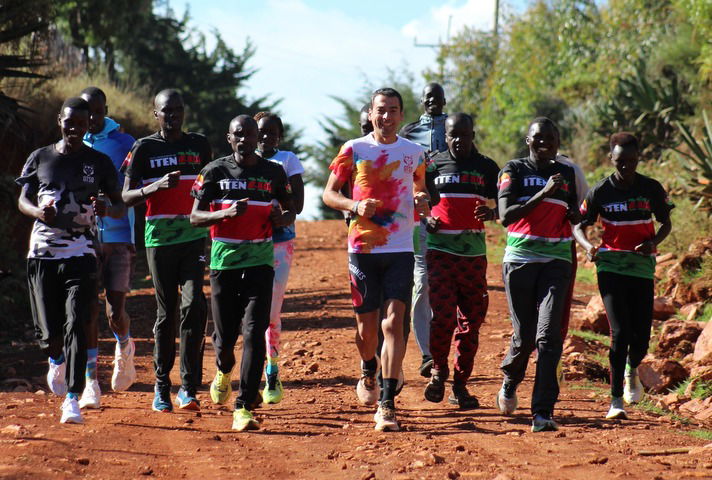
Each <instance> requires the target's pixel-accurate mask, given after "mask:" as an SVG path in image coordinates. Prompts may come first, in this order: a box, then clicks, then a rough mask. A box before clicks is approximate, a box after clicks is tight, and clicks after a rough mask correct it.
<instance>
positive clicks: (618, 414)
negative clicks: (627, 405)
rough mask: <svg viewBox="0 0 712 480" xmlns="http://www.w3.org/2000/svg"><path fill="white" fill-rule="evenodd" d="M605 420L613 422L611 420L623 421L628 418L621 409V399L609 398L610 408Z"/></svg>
mask: <svg viewBox="0 0 712 480" xmlns="http://www.w3.org/2000/svg"><path fill="white" fill-rule="evenodd" d="M606 418H607V419H609V420H613V419H621V420H625V419H627V418H628V415H627V414H626V413H625V410H624V409H623V397H611V408H610V409H608V413H607V414H606Z"/></svg>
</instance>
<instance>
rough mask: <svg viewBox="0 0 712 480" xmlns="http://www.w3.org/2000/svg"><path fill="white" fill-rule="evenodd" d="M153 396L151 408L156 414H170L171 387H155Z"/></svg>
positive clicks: (171, 407)
mask: <svg viewBox="0 0 712 480" xmlns="http://www.w3.org/2000/svg"><path fill="white" fill-rule="evenodd" d="M154 392H155V395H154V397H153V404H152V405H151V408H152V409H153V410H154V411H156V412H164V413H168V412H172V411H173V404H172V403H171V386H170V385H165V386H164V385H156V386H155V388H154Z"/></svg>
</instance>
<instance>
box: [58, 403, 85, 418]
mask: <svg viewBox="0 0 712 480" xmlns="http://www.w3.org/2000/svg"><path fill="white" fill-rule="evenodd" d="M59 423H84V418H82V411H81V410H80V409H79V402H77V400H76V399H75V398H72V397H66V398H65V399H64V402H62V418H61V419H60V420H59Z"/></svg>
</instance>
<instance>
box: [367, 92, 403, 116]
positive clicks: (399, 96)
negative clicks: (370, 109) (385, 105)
mask: <svg viewBox="0 0 712 480" xmlns="http://www.w3.org/2000/svg"><path fill="white" fill-rule="evenodd" d="M379 95H383V96H384V97H391V98H394V97H395V98H397V99H398V104H399V105H400V109H401V112H402V111H403V97H401V94H400V93H398V90H396V89H395V88H390V87H386V88H379V89H378V90H376V91H375V92H373V93H372V94H371V106H373V101H374V100H375V99H376V97H377V96H379Z"/></svg>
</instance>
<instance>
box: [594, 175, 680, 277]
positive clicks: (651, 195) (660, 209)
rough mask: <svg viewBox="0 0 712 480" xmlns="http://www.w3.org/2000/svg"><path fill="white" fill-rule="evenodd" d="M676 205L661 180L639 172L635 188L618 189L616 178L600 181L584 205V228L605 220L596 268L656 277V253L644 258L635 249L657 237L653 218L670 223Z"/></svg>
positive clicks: (633, 186) (623, 273) (634, 184)
mask: <svg viewBox="0 0 712 480" xmlns="http://www.w3.org/2000/svg"><path fill="white" fill-rule="evenodd" d="M673 208H675V206H674V205H673V204H672V203H671V202H670V200H669V199H668V196H667V193H665V189H664V188H663V186H662V185H660V183H659V182H658V181H657V180H654V179H652V178H649V177H646V176H644V175H640V174H638V173H636V175H635V181H634V183H633V185H632V186H631V187H630V188H629V189H627V190H624V189H621V188H618V187H616V185H615V184H614V183H613V178H612V175H611V176H610V177H607V178H604V179H603V180H601V181H600V182H598V183H597V184H596V185H595V186H594V187H593V188H592V189H591V190H590V191H589V192H588V195H586V199H585V200H584V201H583V203H582V204H581V214H582V215H583V220H582V222H581V225H582V226H588V225H592V224H593V223H595V222H596V219H597V218H599V217H600V218H601V224H602V225H603V238H602V239H601V246H600V248H599V250H598V261H597V262H596V268H597V270H598V271H599V272H613V273H619V274H621V275H630V276H633V277H641V278H653V277H654V274H655V252H653V254H652V255H643V254H641V253H638V252H636V251H635V247H636V246H637V245H640V244H641V243H643V242H644V241H646V240H650V239H652V238H653V237H654V236H655V226H654V225H653V215H655V218H656V219H657V220H658V221H666V220H667V219H668V218H669V217H670V210H672V209H673Z"/></svg>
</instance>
